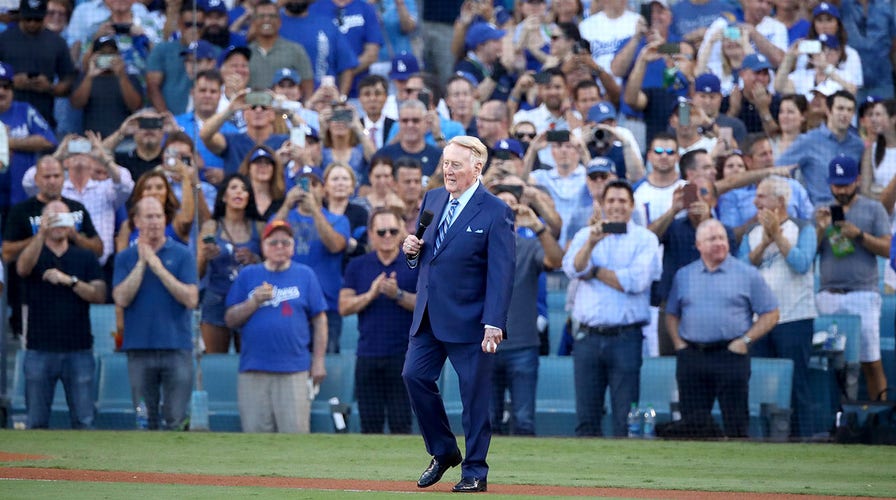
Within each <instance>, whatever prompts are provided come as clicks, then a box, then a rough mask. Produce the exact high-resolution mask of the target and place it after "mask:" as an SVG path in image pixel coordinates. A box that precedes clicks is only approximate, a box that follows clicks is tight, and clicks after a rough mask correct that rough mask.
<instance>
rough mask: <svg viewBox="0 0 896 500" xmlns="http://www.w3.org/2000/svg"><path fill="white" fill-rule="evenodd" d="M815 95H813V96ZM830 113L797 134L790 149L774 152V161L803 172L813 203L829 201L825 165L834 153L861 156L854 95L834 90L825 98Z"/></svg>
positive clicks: (823, 203) (835, 154)
mask: <svg viewBox="0 0 896 500" xmlns="http://www.w3.org/2000/svg"><path fill="white" fill-rule="evenodd" d="M816 98H817V97H816ZM827 101H828V108H830V110H831V111H830V115H829V116H828V120H827V123H823V124H822V125H821V126H819V127H818V128H816V129H813V130H810V131H809V132H806V133H805V134H803V135H801V136H799V137H798V138H797V139H796V140H795V141H793V144H792V145H791V146H790V149H788V150H787V151H785V152H784V154H782V155H780V156H778V158H777V160H775V164H776V165H798V166H799V169H800V172H802V174H803V181H802V182H803V184H804V185H805V186H806V191H808V192H809V197H810V198H811V200H812V203H813V204H815V205H816V206H821V205H825V204H828V203H830V202H831V200H832V199H833V197H832V196H831V192H830V190H829V189H828V186H827V182H826V178H825V173H826V169H825V167H826V166H827V165H829V164H830V162H831V160H832V159H833V158H834V157H835V156H837V155H838V154H843V155H846V156H849V157H851V158H861V157H862V154H863V152H864V150H865V145H864V143H863V142H862V139H861V138H860V137H859V135H858V134H857V133H856V132H855V131H854V130H852V127H851V123H852V119H853V117H854V116H855V112H856V98H855V96H853V95H852V94H850V93H849V92H846V91H845V90H838V91H837V92H836V93H834V94H833V95H831V96H830V97H828V98H827Z"/></svg>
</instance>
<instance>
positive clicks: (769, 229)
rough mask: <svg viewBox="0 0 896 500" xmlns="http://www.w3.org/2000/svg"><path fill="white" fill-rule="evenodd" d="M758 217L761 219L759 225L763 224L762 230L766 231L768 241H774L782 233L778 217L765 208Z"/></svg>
mask: <svg viewBox="0 0 896 500" xmlns="http://www.w3.org/2000/svg"><path fill="white" fill-rule="evenodd" d="M756 217H757V218H758V219H759V223H760V224H762V228H763V229H765V234H766V235H767V236H768V239H769V240H774V239H775V237H776V236H778V233H780V232H781V223H780V221H778V216H777V215H775V212H773V211H771V210H769V209H767V208H764V209H762V210H760V211H759V213H758V214H756Z"/></svg>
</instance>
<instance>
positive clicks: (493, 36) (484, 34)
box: [464, 23, 507, 50]
mask: <svg viewBox="0 0 896 500" xmlns="http://www.w3.org/2000/svg"><path fill="white" fill-rule="evenodd" d="M506 33H507V32H506V31H504V30H499V29H498V28H497V27H496V26H495V25H494V24H491V23H476V24H474V25H473V26H470V29H468V30H467V36H466V37H465V38H464V43H466V45H467V48H468V49H471V50H472V49H475V48H476V47H478V46H480V45H482V44H483V43H485V42H487V41H489V40H500V39H501V38H503V37H504V35H505V34H506Z"/></svg>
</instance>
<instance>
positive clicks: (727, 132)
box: [719, 127, 734, 147]
mask: <svg viewBox="0 0 896 500" xmlns="http://www.w3.org/2000/svg"><path fill="white" fill-rule="evenodd" d="M719 140H720V141H724V142H725V145H726V146H727V147H731V145H732V144H734V129H732V128H731V127H719Z"/></svg>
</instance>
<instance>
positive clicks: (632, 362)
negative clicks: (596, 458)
mask: <svg viewBox="0 0 896 500" xmlns="http://www.w3.org/2000/svg"><path fill="white" fill-rule="evenodd" d="M643 342H644V337H643V334H642V333H641V328H640V327H633V328H628V329H626V330H624V331H622V332H620V333H619V335H613V336H608V335H597V334H591V335H587V334H586V335H585V336H584V337H582V338H580V339H576V341H575V348H574V349H573V350H572V356H573V367H574V374H575V377H574V378H575V384H576V417H577V418H578V425H577V426H576V435H577V436H602V435H603V431H602V429H601V420H602V419H603V414H604V411H603V410H604V395H605V393H606V391H607V387H609V389H610V404H611V406H612V413H613V435H614V436H626V435H628V421H627V417H628V411H629V409H630V408H631V405H632V403H637V402H638V393H639V391H640V384H641V345H642V344H643Z"/></svg>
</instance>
